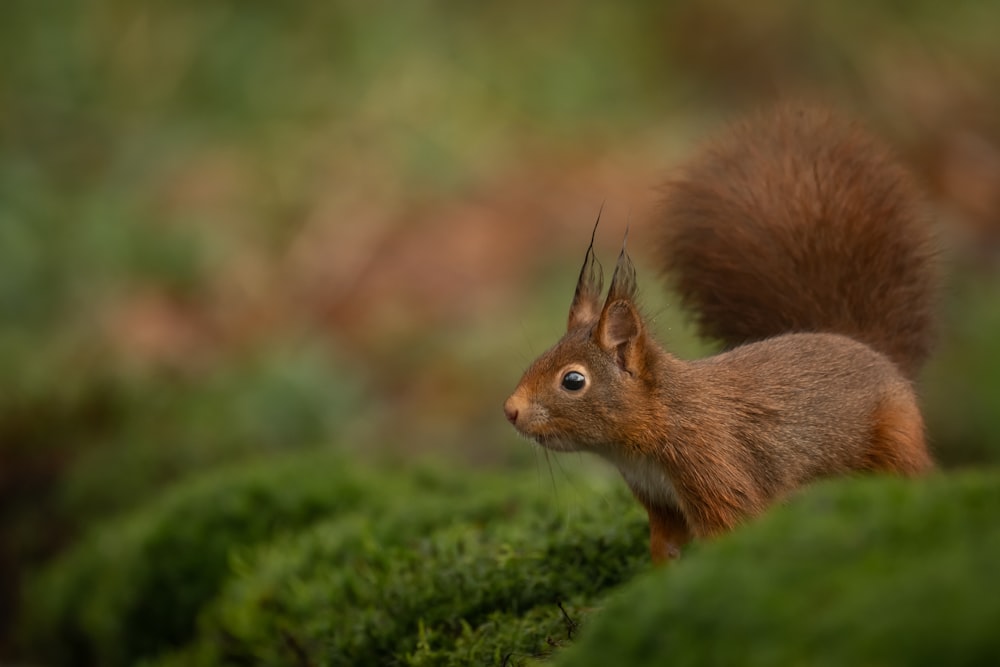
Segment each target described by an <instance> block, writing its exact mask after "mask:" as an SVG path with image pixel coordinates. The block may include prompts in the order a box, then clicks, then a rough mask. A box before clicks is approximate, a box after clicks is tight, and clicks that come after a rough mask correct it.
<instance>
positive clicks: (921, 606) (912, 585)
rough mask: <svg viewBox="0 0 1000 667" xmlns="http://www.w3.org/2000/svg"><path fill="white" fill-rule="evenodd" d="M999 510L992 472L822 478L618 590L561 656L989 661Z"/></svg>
mask: <svg viewBox="0 0 1000 667" xmlns="http://www.w3.org/2000/svg"><path fill="white" fill-rule="evenodd" d="M998 514H1000V476H998V475H997V474H996V473H992V474H985V473H980V474H975V475H971V474H970V475H962V476H955V477H944V476H941V477H937V478H933V479H928V480H926V481H922V482H913V481H905V480H897V479H867V480H847V481H839V482H836V483H831V484H828V485H823V486H822V487H820V488H817V489H814V490H811V491H810V492H808V493H806V494H805V495H804V496H803V497H800V498H798V499H796V500H795V501H794V502H792V503H790V504H789V505H788V506H787V507H785V508H781V509H778V510H776V511H774V512H772V513H771V514H769V515H768V516H766V517H764V519H763V520H761V521H759V522H758V523H756V524H754V525H751V526H748V527H747V528H746V529H744V530H740V531H738V532H736V533H734V534H732V535H730V536H728V537H726V538H723V539H720V540H718V541H717V542H715V543H712V544H709V545H706V546H705V547H704V548H703V549H702V550H701V551H700V552H699V554H698V555H697V557H696V558H688V559H685V560H684V561H682V562H681V563H679V564H677V566H676V567H670V568H667V569H665V570H662V571H658V572H655V573H652V574H651V575H650V576H647V577H643V578H641V579H640V580H638V581H636V582H634V583H633V584H632V585H630V586H628V587H627V588H626V589H624V590H622V591H621V592H620V594H617V595H615V596H613V599H612V600H611V601H610V602H609V603H608V605H607V608H606V609H605V610H604V611H602V613H601V614H599V615H598V616H596V617H595V618H594V620H593V623H592V625H591V626H590V627H588V628H587V630H586V631H585V632H584V633H583V635H582V637H581V641H580V642H579V643H578V644H576V645H575V646H574V647H573V648H572V649H570V650H569V651H567V652H566V654H565V655H564V656H563V659H562V660H560V661H559V663H558V664H566V665H608V664H628V665H653V664H656V665H660V664H664V662H665V661H669V662H670V664H672V665H716V664H717V665H732V664H740V665H791V664H809V665H867V664H870V665H876V664H877V665H924V664H926V665H940V664H949V665H961V664H987V663H989V662H991V661H992V660H994V659H995V658H996V656H997V655H998V654H1000V635H998V634H997V633H996V628H997V627H1000V598H998V597H997V596H996V595H994V594H993V591H995V590H996V589H997V587H998V586H1000V574H998V570H997V568H996V556H997V554H998V553H1000V528H998V527H997V526H998V524H997V521H996V517H997V516H998Z"/></svg>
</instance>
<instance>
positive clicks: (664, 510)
mask: <svg viewBox="0 0 1000 667" xmlns="http://www.w3.org/2000/svg"><path fill="white" fill-rule="evenodd" d="M646 511H647V513H648V514H649V553H650V555H651V556H652V558H653V564H654V565H659V564H661V563H665V562H667V561H668V560H673V559H675V558H679V557H680V555H681V547H683V546H684V545H685V544H687V543H688V542H689V541H690V540H691V529H690V528H689V527H688V524H687V519H685V518H684V515H683V514H682V513H681V511H680V510H679V509H677V508H676V507H665V506H658V507H648V506H647V507H646Z"/></svg>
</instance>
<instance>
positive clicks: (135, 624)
mask: <svg viewBox="0 0 1000 667" xmlns="http://www.w3.org/2000/svg"><path fill="white" fill-rule="evenodd" d="M587 491H588V494H587V496H586V498H584V499H583V501H582V502H581V503H579V505H580V506H579V507H577V506H576V505H577V504H576V503H574V504H573V507H572V508H571V509H566V508H563V509H560V507H559V506H560V505H562V503H561V502H559V501H558V499H557V498H558V494H557V493H555V492H554V490H553V488H552V487H551V486H550V485H549V484H548V483H547V481H543V480H542V479H541V478H539V476H538V475H537V474H535V473H523V472H522V473H516V472H499V471H498V472H493V473H473V474H467V473H463V474H457V473H454V472H452V473H445V472H443V471H435V470H432V469H416V470H415V469H409V470H406V471H400V470H396V471H392V470H375V469H372V468H369V467H365V466H360V465H358V464H357V463H349V462H348V461H346V460H345V459H344V458H343V457H340V456H335V455H330V454H311V455H304V456H298V457H295V458H293V459H291V460H288V461H284V462H279V463H270V464H260V465H254V466H249V467H246V466H242V467H238V468H235V469H229V470H226V471H219V472H218V473H213V474H210V475H206V476H203V477H201V478H200V479H197V480H193V481H190V482H186V483H184V484H181V485H178V486H176V487H174V488H172V489H171V490H170V491H169V492H167V493H165V494H163V495H162V496H160V497H158V498H157V499H155V500H154V501H153V502H151V503H149V504H147V505H145V506H142V507H140V508H138V509H137V510H136V511H135V512H133V513H132V514H130V515H128V516H125V517H123V518H121V519H117V520H112V521H109V522H105V523H102V524H100V525H99V526H98V527H97V529H96V530H95V531H94V532H93V533H92V534H91V535H90V536H89V537H88V538H87V539H85V540H84V541H82V542H81V544H80V545H79V546H78V547H76V548H74V549H73V550H71V551H70V552H68V553H67V554H66V555H65V556H64V557H63V558H61V559H59V560H58V561H56V562H54V563H52V564H50V565H49V566H47V567H46V568H45V569H44V570H43V571H42V572H41V573H40V574H39V575H38V576H36V577H35V579H34V580H33V581H32V583H31V585H30V586H28V587H27V589H26V596H25V600H26V609H27V614H26V616H25V620H24V622H23V624H22V625H23V634H24V635H26V636H27V638H28V646H27V648H28V650H29V651H30V653H31V654H32V655H35V656H38V657H39V658H40V659H43V660H45V661H46V663H49V664H61V665H82V664H102V665H112V666H113V665H125V664H135V663H136V662H142V661H145V662H156V661H160V662H162V663H163V664H205V665H210V664H220V663H230V664H233V663H245V662H247V661H249V662H252V663H256V664H260V663H267V664H292V665H298V664H302V662H301V661H302V660H303V659H308V661H309V663H310V664H343V661H344V660H347V661H349V662H350V663H351V664H366V663H373V662H375V663H377V662H380V661H382V660H384V659H391V660H397V661H412V662H413V663H414V664H438V663H440V660H441V659H442V656H443V655H445V654H447V653H449V652H450V651H452V650H453V649H454V651H458V654H460V655H466V656H471V655H476V656H484V655H487V654H489V655H493V654H497V653H498V652H500V651H503V652H504V654H511V655H513V656H515V657H517V656H523V655H538V654H542V653H544V652H546V651H548V650H550V649H551V644H553V643H556V644H558V643H563V642H564V641H565V640H566V639H568V637H569V636H570V635H571V634H572V630H571V628H572V623H573V621H572V619H573V618H578V617H579V616H580V614H582V613H583V610H584V609H585V606H586V604H587V603H588V601H589V600H590V599H591V598H593V597H594V596H596V595H598V594H599V593H601V592H602V591H604V590H605V589H608V588H610V587H613V586H615V585H617V584H619V583H621V582H622V581H624V580H626V579H627V578H629V577H631V576H632V575H633V574H634V573H635V572H637V571H640V570H641V569H642V568H644V567H645V561H646V555H645V540H646V529H645V525H644V517H643V515H642V512H641V511H640V510H639V509H638V508H637V507H636V506H635V503H634V502H633V501H632V500H631V499H630V498H629V496H628V494H627V492H625V491H624V489H623V487H622V485H621V484H620V483H619V482H618V480H617V479H614V478H603V477H601V478H595V479H593V480H592V482H591V485H590V488H589V489H588V490H587ZM560 605H561V607H560ZM567 618H568V619H570V620H566V619H567ZM199 619H200V621H199ZM567 624H569V625H568V626H567ZM566 628H570V629H568V630H567V629H566ZM494 629H500V630H499V631H494ZM458 662H461V660H458V661H457V662H455V663H454V664H458ZM510 664H515V663H513V662H511V663H510Z"/></svg>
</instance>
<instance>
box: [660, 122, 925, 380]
mask: <svg viewBox="0 0 1000 667" xmlns="http://www.w3.org/2000/svg"><path fill="white" fill-rule="evenodd" d="M665 190H666V198H665V201H664V205H663V208H662V214H661V215H662V218H663V221H662V225H661V228H662V229H663V239H662V244H661V249H662V253H663V265H664V267H665V269H666V270H667V272H668V275H669V277H670V279H671V281H672V283H673V285H674V286H675V287H676V289H677V291H678V293H679V294H680V297H681V300H682V303H683V304H684V305H685V306H686V307H688V308H689V309H691V310H692V311H693V312H694V314H695V318H696V321H697V324H698V326H699V328H700V330H701V332H702V334H703V335H705V336H707V337H710V338H714V339H718V340H721V341H722V342H724V343H725V344H726V345H727V346H730V347H732V346H736V345H740V344H742V343H745V342H749V341H755V340H760V339H764V338H769V337H772V336H776V335H780V334H784V333H790V332H833V333H840V334H844V335H847V336H850V337H852V338H854V339H856V340H860V341H862V342H864V343H866V344H868V345H870V346H871V347H873V348H875V349H876V350H878V351H880V352H882V353H883V354H885V355H886V356H888V357H889V358H890V359H892V360H893V361H894V362H895V363H896V364H897V366H898V367H899V368H900V369H901V370H902V371H903V373H904V374H905V375H906V376H908V377H910V378H913V377H914V376H915V375H916V373H917V371H919V369H920V366H921V365H922V363H923V362H924V361H925V359H926V358H927V356H928V354H929V351H930V346H931V342H932V339H933V337H934V335H933V334H934V326H933V324H934V317H933V310H934V301H935V293H936V284H937V276H936V273H937V272H936V269H935V250H934V243H933V237H932V234H931V230H930V228H929V226H928V225H927V221H926V220H925V219H924V215H923V213H922V205H923V202H922V200H921V198H920V197H919V195H918V194H917V192H916V190H915V188H914V187H913V185H912V184H911V181H910V177H909V176H908V174H907V173H906V172H905V170H904V169H903V168H902V167H901V166H900V165H898V164H897V163H896V162H895V160H894V159H893V158H892V157H891V154H890V152H889V151H888V150H887V148H886V147H884V146H883V145H882V144H881V143H880V142H878V141H876V140H875V139H873V138H872V137H871V136H869V135H868V134H867V133H866V132H865V131H864V130H863V129H862V128H861V127H859V126H858V125H856V124H853V123H850V122H847V121H844V120H842V119H840V118H839V117H837V116H836V115H835V114H832V113H830V112H829V111H826V110H823V109H818V108H812V107H808V106H793V105H784V106H781V107H779V108H777V109H775V110H771V111H770V112H767V113H762V114H758V115H756V116H754V117H752V118H750V119H749V120H745V121H743V122H740V123H738V124H735V125H733V126H732V127H731V128H730V129H729V131H728V133H724V136H722V137H720V138H719V139H718V140H717V141H715V142H714V143H712V144H710V145H709V146H708V147H707V148H706V150H704V151H702V152H701V153H700V154H699V156H698V157H696V158H695V159H694V160H693V161H692V162H691V163H690V164H688V165H687V167H686V168H685V169H684V170H682V171H681V172H680V173H679V174H678V175H677V176H676V177H675V178H673V179H672V180H670V181H669V182H668V183H667V184H666V186H665Z"/></svg>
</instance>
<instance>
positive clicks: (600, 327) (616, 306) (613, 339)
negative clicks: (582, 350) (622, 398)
mask: <svg viewBox="0 0 1000 667" xmlns="http://www.w3.org/2000/svg"><path fill="white" fill-rule="evenodd" d="M594 337H595V339H596V341H597V344H598V345H600V346H601V349H603V350H605V351H606V352H609V353H613V354H614V355H615V357H616V359H617V361H618V365H619V366H621V367H622V369H623V370H626V371H628V372H629V373H632V374H633V375H635V374H637V373H640V372H641V371H642V358H643V335H642V317H641V316H640V315H639V311H638V309H636V307H635V304H633V303H632V302H631V301H626V300H624V299H620V300H618V301H614V302H612V303H609V304H607V305H605V306H604V310H603V311H602V312H601V319H600V321H599V322H598V323H597V328H596V329H595V330H594Z"/></svg>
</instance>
